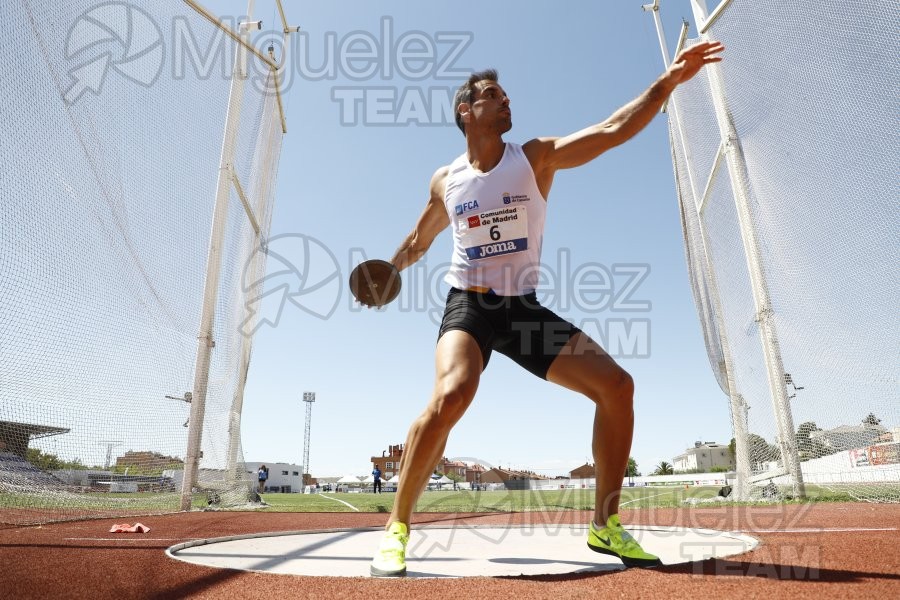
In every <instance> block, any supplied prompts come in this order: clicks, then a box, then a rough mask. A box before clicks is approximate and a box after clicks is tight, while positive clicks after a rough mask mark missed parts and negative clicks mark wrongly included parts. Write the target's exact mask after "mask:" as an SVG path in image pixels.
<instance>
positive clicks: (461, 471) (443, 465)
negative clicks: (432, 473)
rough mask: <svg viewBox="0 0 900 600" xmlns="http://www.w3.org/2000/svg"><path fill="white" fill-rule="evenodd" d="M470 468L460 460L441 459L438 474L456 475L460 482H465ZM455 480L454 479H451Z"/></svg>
mask: <svg viewBox="0 0 900 600" xmlns="http://www.w3.org/2000/svg"><path fill="white" fill-rule="evenodd" d="M468 468H469V466H468V465H467V464H466V463H464V462H460V461H458V460H447V458H446V457H444V458H441V462H439V463H438V466H437V469H436V470H437V472H438V473H443V474H444V475H451V474H452V475H454V476H456V477H458V478H459V480H460V481H464V480H465V478H466V469H468ZM451 479H453V477H451Z"/></svg>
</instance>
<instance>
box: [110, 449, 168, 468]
mask: <svg viewBox="0 0 900 600" xmlns="http://www.w3.org/2000/svg"><path fill="white" fill-rule="evenodd" d="M183 468H184V461H183V460H181V459H180V458H176V457H174V456H166V455H165V454H160V453H159V452H151V451H149V450H144V451H141V452H134V451H132V450H129V451H128V452H126V453H125V454H123V455H122V456H120V457H118V458H117V459H116V469H117V470H122V469H136V470H139V471H163V470H165V469H183Z"/></svg>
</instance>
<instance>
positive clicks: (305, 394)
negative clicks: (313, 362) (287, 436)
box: [300, 392, 316, 485]
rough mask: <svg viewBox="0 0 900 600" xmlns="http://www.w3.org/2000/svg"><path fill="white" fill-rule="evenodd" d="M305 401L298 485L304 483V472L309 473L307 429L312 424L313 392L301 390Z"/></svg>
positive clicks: (314, 399) (314, 397)
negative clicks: (300, 468) (301, 457)
mask: <svg viewBox="0 0 900 600" xmlns="http://www.w3.org/2000/svg"><path fill="white" fill-rule="evenodd" d="M303 401H304V402H306V429H305V431H304V432H303V469H302V470H301V472H300V485H306V479H305V478H304V473H305V474H306V475H309V431H310V426H311V424H312V403H313V402H315V401H316V393H315V392H303Z"/></svg>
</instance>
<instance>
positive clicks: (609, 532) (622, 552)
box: [587, 515, 662, 568]
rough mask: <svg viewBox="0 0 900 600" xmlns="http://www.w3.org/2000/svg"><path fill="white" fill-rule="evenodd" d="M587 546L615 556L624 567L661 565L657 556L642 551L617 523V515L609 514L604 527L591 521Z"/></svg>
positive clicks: (595, 550)
mask: <svg viewBox="0 0 900 600" xmlns="http://www.w3.org/2000/svg"><path fill="white" fill-rule="evenodd" d="M587 545H588V548H590V549H591V550H593V551H594V552H599V553H601V554H609V555H610V556H617V557H618V558H620V559H621V560H622V564H624V565H625V566H626V567H644V568H652V567H659V566H662V561H660V560H659V558H658V557H656V556H653V555H652V554H648V553H646V552H644V550H643V549H642V548H641V545H640V544H638V543H637V541H636V540H635V539H634V538H633V537H631V534H630V533H628V532H627V531H625V529H624V528H623V527H622V524H621V523H619V515H610V517H609V519H607V520H606V527H599V528H598V527H597V526H596V525H594V521H593V520H592V521H591V530H590V532H589V533H588V541H587Z"/></svg>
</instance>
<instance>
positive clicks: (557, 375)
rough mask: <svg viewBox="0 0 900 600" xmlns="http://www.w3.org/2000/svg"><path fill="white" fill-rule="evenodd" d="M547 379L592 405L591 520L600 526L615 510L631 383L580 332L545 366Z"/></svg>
mask: <svg viewBox="0 0 900 600" xmlns="http://www.w3.org/2000/svg"><path fill="white" fill-rule="evenodd" d="M547 380H548V381H552V382H554V383H557V384H559V385H562V386H564V387H567V388H569V389H571V390H574V391H576V392H580V393H582V394H584V395H585V396H587V397H588V398H590V399H591V400H593V401H594V404H595V405H596V408H595V411H594V432H593V435H594V438H593V442H592V444H591V448H592V450H593V454H594V468H595V473H596V478H597V490H596V505H595V507H594V522H595V523H598V524H600V525H603V524H605V523H606V521H607V519H608V518H609V516H610V515H614V514H617V513H618V512H619V495H620V494H621V492H622V479H623V478H624V476H625V469H626V468H627V466H628V455H629V453H630V452H631V437H632V433H633V431H634V410H633V400H634V382H633V380H632V379H631V376H630V375H629V374H628V373H627V372H625V370H624V369H622V367H620V366H619V365H618V364H616V361H614V360H613V359H612V357H611V356H610V355H609V354H607V353H606V352H605V351H604V350H603V348H601V347H600V345H599V344H597V343H596V342H594V341H593V340H592V339H591V338H590V337H588V335H587V334H585V333H583V332H579V333H577V334H575V335H574V336H572V338H571V339H570V340H569V341H568V343H567V344H566V346H565V348H564V349H563V350H562V351H561V352H560V353H559V355H558V356H557V357H556V359H555V360H554V361H553V363H552V364H551V365H550V369H549V370H548V371H547Z"/></svg>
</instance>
